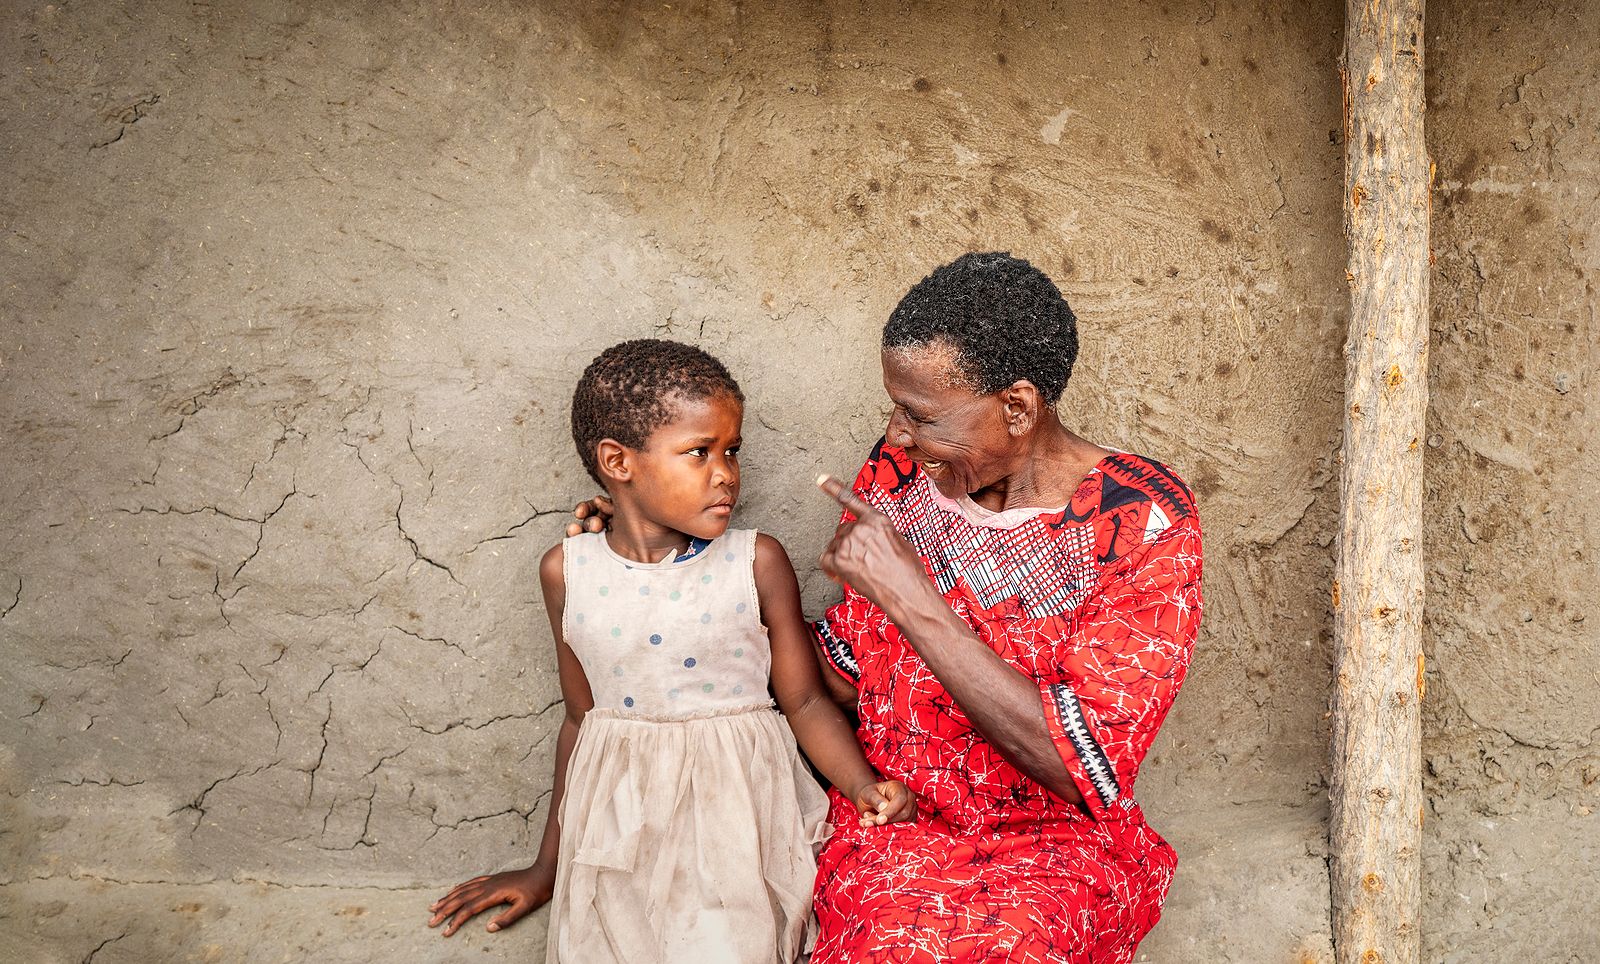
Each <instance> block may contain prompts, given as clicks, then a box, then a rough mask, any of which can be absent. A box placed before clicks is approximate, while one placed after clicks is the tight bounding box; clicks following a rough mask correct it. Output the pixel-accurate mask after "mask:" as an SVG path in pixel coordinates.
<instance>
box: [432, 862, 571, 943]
mask: <svg viewBox="0 0 1600 964" xmlns="http://www.w3.org/2000/svg"><path fill="white" fill-rule="evenodd" d="M555 886H556V872H555V868H554V867H546V866H544V865H543V864H539V863H535V864H534V865H533V866H532V867H529V868H527V869H525V870H508V871H506V872H505V873H500V874H491V875H489V876H485V877H474V878H472V879H471V880H468V881H464V882H463V883H459V884H457V885H455V887H453V888H451V890H450V893H448V894H445V895H444V896H443V897H441V898H440V899H438V900H436V901H434V902H433V904H432V905H431V906H430V907H429V908H428V909H429V910H431V911H433V917H432V918H430V919H429V920H428V926H429V927H438V926H439V924H440V922H442V921H446V920H448V921H449V924H447V925H446V926H445V929H444V936H445V937H449V936H450V935H451V934H454V933H455V932H456V931H458V930H460V929H461V925H462V924H465V923H466V922H467V921H469V920H471V919H472V918H473V917H474V916H476V915H478V914H480V913H482V912H483V911H486V910H489V909H490V908H492V907H498V906H500V905H501V904H510V905H511V906H510V907H508V908H506V910H505V912H504V913H502V914H501V915H500V916H499V917H496V918H495V919H494V920H492V921H490V922H489V928H488V929H489V930H490V931H497V930H500V929H501V928H504V927H510V926H511V925H512V924H515V923H516V922H517V921H519V920H521V919H522V918H524V917H526V916H527V915H528V914H530V913H532V912H533V911H536V910H538V909H539V908H540V907H543V906H544V905H545V904H548V903H549V902H550V897H551V895H552V894H553V893H554V892H555Z"/></svg>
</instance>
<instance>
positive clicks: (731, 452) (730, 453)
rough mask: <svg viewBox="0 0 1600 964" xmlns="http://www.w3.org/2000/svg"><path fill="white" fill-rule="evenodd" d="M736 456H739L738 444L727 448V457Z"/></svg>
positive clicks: (732, 457)
mask: <svg viewBox="0 0 1600 964" xmlns="http://www.w3.org/2000/svg"><path fill="white" fill-rule="evenodd" d="M738 457H739V446H737V445H735V446H734V447H733V448H731V449H729V450H728V458H730V459H736V458H738Z"/></svg>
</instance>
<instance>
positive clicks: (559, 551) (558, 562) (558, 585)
mask: <svg viewBox="0 0 1600 964" xmlns="http://www.w3.org/2000/svg"><path fill="white" fill-rule="evenodd" d="M573 538H575V537H571V536H569V537H568V538H566V539H563V540H562V541H560V542H558V543H556V544H555V545H553V546H551V547H550V548H549V549H547V550H545V554H544V555H543V556H542V557H541V558H540V559H539V583H540V585H542V586H543V587H544V588H545V591H547V592H548V591H550V590H552V589H564V588H566V585H567V571H566V565H567V564H566V559H567V553H566V545H567V543H568V542H571V541H572V539H573Z"/></svg>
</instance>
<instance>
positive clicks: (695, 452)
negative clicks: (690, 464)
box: [683, 445, 706, 459]
mask: <svg viewBox="0 0 1600 964" xmlns="http://www.w3.org/2000/svg"><path fill="white" fill-rule="evenodd" d="M683 454H685V455H692V456H694V457H695V458H697V459H703V458H705V457H706V448H705V446H704V445H702V446H700V447H698V448H692V449H690V450H689V451H687V452H685V453H683Z"/></svg>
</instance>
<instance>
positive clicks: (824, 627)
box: [815, 619, 861, 683]
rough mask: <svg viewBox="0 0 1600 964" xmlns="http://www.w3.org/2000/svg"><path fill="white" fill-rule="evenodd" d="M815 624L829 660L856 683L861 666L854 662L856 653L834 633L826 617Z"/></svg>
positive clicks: (858, 679)
mask: <svg viewBox="0 0 1600 964" xmlns="http://www.w3.org/2000/svg"><path fill="white" fill-rule="evenodd" d="M815 626H816V630H817V638H818V639H820V640H822V649H823V651H824V652H826V653H827V654H828V659H829V661H831V662H832V663H833V665H835V666H837V667H839V668H840V669H842V670H844V671H845V672H846V673H847V674H849V676H850V678H851V679H853V680H855V681H856V682H857V683H859V682H861V667H860V666H859V665H857V663H856V654H855V653H854V652H852V651H851V649H850V644H849V643H847V642H845V641H844V640H842V639H840V638H839V637H838V636H836V635H834V632H833V627H831V626H829V625H828V621H827V620H826V619H819V620H817V621H816V623H815Z"/></svg>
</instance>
